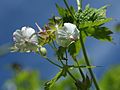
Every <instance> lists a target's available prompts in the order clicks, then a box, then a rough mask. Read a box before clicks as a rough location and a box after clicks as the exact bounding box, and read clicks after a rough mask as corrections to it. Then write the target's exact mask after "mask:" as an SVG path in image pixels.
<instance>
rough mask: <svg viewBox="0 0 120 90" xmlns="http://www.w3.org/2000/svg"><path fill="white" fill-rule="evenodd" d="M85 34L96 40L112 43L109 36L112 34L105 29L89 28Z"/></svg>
mask: <svg viewBox="0 0 120 90" xmlns="http://www.w3.org/2000/svg"><path fill="white" fill-rule="evenodd" d="M87 32H88V33H89V35H90V36H92V37H94V38H96V39H98V40H107V41H112V37H111V36H110V35H111V34H113V32H112V31H110V30H109V29H108V28H106V27H96V28H89V29H88V31H87Z"/></svg>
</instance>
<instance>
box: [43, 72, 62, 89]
mask: <svg viewBox="0 0 120 90" xmlns="http://www.w3.org/2000/svg"><path fill="white" fill-rule="evenodd" d="M62 73H63V70H61V71H60V72H58V73H57V74H56V76H55V77H54V78H53V79H52V80H50V81H48V82H47V83H45V90H49V88H51V87H52V86H53V85H54V84H55V82H56V81H57V80H58V79H59V78H60V77H61V76H62Z"/></svg>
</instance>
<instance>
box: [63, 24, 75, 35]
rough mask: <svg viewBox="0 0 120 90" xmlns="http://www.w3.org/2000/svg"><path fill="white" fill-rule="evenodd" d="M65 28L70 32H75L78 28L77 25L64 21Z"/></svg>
mask: <svg viewBox="0 0 120 90" xmlns="http://www.w3.org/2000/svg"><path fill="white" fill-rule="evenodd" d="M64 28H65V30H66V31H67V32H68V33H73V32H74V30H75V29H76V25H74V24H72V23H64Z"/></svg>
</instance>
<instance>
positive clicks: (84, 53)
mask: <svg viewBox="0 0 120 90" xmlns="http://www.w3.org/2000/svg"><path fill="white" fill-rule="evenodd" d="M80 42H81V46H82V51H83V55H84V58H85V62H86V64H87V66H91V65H90V62H89V59H88V56H87V53H86V49H85V46H84V42H83V37H82V31H81V32H80ZM88 71H89V73H90V75H91V77H92V79H93V82H94V85H95V88H96V90H100V88H99V86H98V84H97V81H96V78H95V76H94V73H93V71H92V69H91V68H88Z"/></svg>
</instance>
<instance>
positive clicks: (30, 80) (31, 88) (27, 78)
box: [12, 71, 40, 90]
mask: <svg viewBox="0 0 120 90" xmlns="http://www.w3.org/2000/svg"><path fill="white" fill-rule="evenodd" d="M12 82H13V83H14V84H15V85H16V87H17V90H38V89H39V90H40V81H39V77H38V73H37V72H35V71H30V72H29V71H21V72H19V73H17V75H16V77H14V78H13V79H12Z"/></svg>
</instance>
